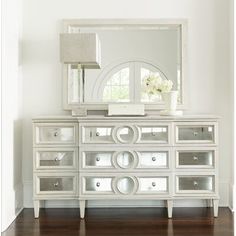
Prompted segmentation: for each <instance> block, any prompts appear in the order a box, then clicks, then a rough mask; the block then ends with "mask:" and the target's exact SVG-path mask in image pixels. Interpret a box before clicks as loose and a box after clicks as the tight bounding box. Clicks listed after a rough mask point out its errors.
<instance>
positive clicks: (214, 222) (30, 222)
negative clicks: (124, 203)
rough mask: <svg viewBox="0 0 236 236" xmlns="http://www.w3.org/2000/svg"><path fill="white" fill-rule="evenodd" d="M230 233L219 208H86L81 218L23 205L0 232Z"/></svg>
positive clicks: (23, 235)
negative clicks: (170, 214)
mask: <svg viewBox="0 0 236 236" xmlns="http://www.w3.org/2000/svg"><path fill="white" fill-rule="evenodd" d="M42 235H45V236H64V235H65V236H74V235H76V236H78V235H80V236H85V235H86V236H149V235H155V236H157V235H158V236H159V235H161V236H172V235H174V236H185V235H186V236H233V215H232V213H231V212H230V210H229V209H228V208H220V209H219V217H218V218H214V217H213V212H212V209H210V208H174V211H173V219H168V218H167V210H166V209H164V208H89V209H87V210H86V217H85V219H84V220H80V218H79V209H68V208H67V209H62V208H60V209H52V208H47V209H41V210H40V218H39V219H34V216H33V209H24V210H23V211H22V212H21V214H20V215H19V216H18V217H17V219H16V220H15V221H14V222H13V223H12V224H11V226H10V227H9V228H8V229H7V231H5V232H4V233H3V234H2V236H42Z"/></svg>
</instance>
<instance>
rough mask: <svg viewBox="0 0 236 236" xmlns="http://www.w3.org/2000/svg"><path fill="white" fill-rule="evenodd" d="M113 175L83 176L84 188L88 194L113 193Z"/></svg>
mask: <svg viewBox="0 0 236 236" xmlns="http://www.w3.org/2000/svg"><path fill="white" fill-rule="evenodd" d="M112 179H113V178H112V177H91V176H86V177H83V189H84V193H86V194H99V193H101V194H107V193H108V194H109V193H110V194H112V193H113V190H112Z"/></svg>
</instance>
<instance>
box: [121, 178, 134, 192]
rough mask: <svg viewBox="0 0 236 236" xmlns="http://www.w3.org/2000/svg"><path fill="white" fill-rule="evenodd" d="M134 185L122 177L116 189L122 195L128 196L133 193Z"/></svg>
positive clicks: (131, 180) (131, 181)
mask: <svg viewBox="0 0 236 236" xmlns="http://www.w3.org/2000/svg"><path fill="white" fill-rule="evenodd" d="M134 188H135V183H134V180H133V179H132V178H130V177H122V178H120V179H119V180H118V182H117V189H118V190H119V191H120V192H121V193H122V194H130V193H132V192H133V191H134Z"/></svg>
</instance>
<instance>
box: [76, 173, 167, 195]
mask: <svg viewBox="0 0 236 236" xmlns="http://www.w3.org/2000/svg"><path fill="white" fill-rule="evenodd" d="M169 181H170V178H169V176H168V175H160V176H159V175H156V174H154V175H148V176H147V175H143V174H130V173H129V174H128V173H127V174H123V175H114V174H100V175H97V176H92V175H91V174H90V175H89V174H86V175H81V183H82V190H81V191H82V192H81V195H91V196H92V195H114V196H117V195H119V196H131V195H132V196H141V195H144V194H146V195H159V194H166V195H168V194H169Z"/></svg>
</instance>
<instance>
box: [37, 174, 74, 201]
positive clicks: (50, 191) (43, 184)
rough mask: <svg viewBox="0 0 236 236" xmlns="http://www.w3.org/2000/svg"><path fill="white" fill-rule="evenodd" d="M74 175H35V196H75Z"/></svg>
mask: <svg viewBox="0 0 236 236" xmlns="http://www.w3.org/2000/svg"><path fill="white" fill-rule="evenodd" d="M76 184H77V175H76V174H53V173H50V174H49V173H45V174H44V173H40V174H35V186H36V189H35V190H36V192H35V193H36V195H70V196H71V195H75V194H76Z"/></svg>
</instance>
